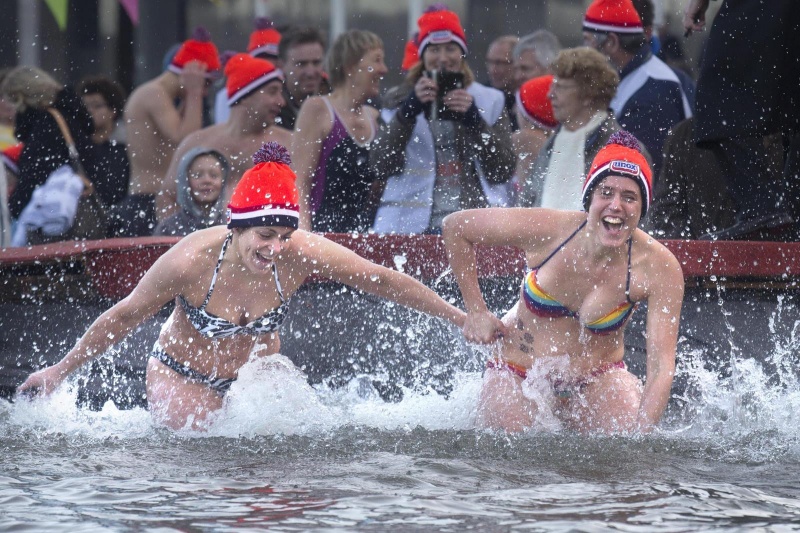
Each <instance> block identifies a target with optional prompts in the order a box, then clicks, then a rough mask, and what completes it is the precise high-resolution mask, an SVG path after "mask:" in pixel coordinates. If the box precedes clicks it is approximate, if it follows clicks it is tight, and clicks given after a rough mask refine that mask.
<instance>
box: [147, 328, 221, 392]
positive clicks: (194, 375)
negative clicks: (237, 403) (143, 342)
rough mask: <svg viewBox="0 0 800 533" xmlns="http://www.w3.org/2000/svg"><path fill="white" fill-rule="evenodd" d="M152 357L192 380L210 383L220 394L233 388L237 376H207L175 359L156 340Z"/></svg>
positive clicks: (151, 353)
mask: <svg viewBox="0 0 800 533" xmlns="http://www.w3.org/2000/svg"><path fill="white" fill-rule="evenodd" d="M150 357H152V358H153V359H155V360H156V361H158V362H160V363H164V365H166V366H167V367H169V369H170V370H172V371H173V372H175V373H177V374H180V375H181V376H183V377H185V378H188V379H190V380H192V381H196V382H198V383H202V384H204V385H208V386H209V387H210V388H211V389H213V390H215V391H216V392H218V393H220V394H225V393H226V392H228V390H229V389H230V388H231V385H233V382H234V381H236V378H215V377H212V376H206V375H205V374H203V373H201V372H198V371H197V370H194V369H192V368H189V367H188V366H187V365H184V364H183V363H179V362H178V361H176V360H175V358H173V357H172V356H171V355H170V354H168V353H167V352H165V351H164V350H163V349H162V348H161V345H160V344H158V341H156V343H155V344H154V345H153V351H152V352H150Z"/></svg>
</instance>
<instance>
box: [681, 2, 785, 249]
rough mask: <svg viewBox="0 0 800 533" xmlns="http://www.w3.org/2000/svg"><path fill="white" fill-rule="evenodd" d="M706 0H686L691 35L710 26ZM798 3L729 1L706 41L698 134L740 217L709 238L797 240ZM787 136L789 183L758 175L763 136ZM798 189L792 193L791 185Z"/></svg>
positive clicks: (763, 167)
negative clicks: (770, 182) (772, 183)
mask: <svg viewBox="0 0 800 533" xmlns="http://www.w3.org/2000/svg"><path fill="white" fill-rule="evenodd" d="M708 5H709V0H688V3H687V5H686V9H685V11H684V19H683V25H684V28H686V30H687V35H688V34H689V33H690V32H691V31H701V30H703V29H704V28H705V23H706V21H705V13H706V10H707V9H708ZM798 45H800V3H798V2H797V0H770V1H769V2H764V1H762V0H737V1H731V0H724V1H723V3H722V6H721V7H720V10H719V13H718V14H717V16H716V18H715V20H714V24H713V26H712V28H711V32H710V35H709V38H708V44H707V47H706V52H705V57H704V58H703V61H702V65H701V70H700V77H699V80H698V83H697V101H696V115H697V120H696V123H695V128H694V138H695V141H696V142H697V143H698V146H700V147H703V148H708V149H709V150H712V151H713V152H714V154H715V156H716V157H717V158H718V160H719V163H720V165H721V166H722V170H723V172H724V176H725V181H726V183H727V187H728V191H729V192H730V194H731V196H732V197H733V199H734V201H735V202H736V204H737V206H738V211H739V212H738V215H737V219H736V222H735V223H734V224H733V225H732V226H730V227H729V228H726V229H723V230H722V231H718V232H715V233H711V234H709V235H707V236H706V237H707V238H709V239H765V238H766V239H781V240H786V239H794V238H795V232H794V222H795V221H796V220H797V219H798V209H800V205H799V204H800V202H799V201H798V199H797V189H798V185H797V181H798V177H797V174H798V172H797V166H798V164H800V161H798V158H797V156H798V150H797V145H798V139H797V133H798V131H800V111H798V110H799V109H800V56H798V55H797V50H798ZM773 133H783V134H784V138H785V140H786V142H785V144H789V141H790V142H791V145H792V146H793V147H794V150H790V151H789V153H788V154H787V164H786V166H785V168H784V188H783V190H775V188H773V187H769V186H765V185H764V184H765V180H763V179H754V177H756V176H761V175H763V174H764V173H765V172H769V171H770V165H769V164H768V161H767V156H766V154H765V151H764V148H763V146H764V143H763V139H764V137H765V136H766V135H770V134H773ZM793 189H794V190H793Z"/></svg>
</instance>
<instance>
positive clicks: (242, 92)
mask: <svg viewBox="0 0 800 533" xmlns="http://www.w3.org/2000/svg"><path fill="white" fill-rule="evenodd" d="M225 77H226V78H227V81H226V82H225V88H226V89H227V90H228V105H229V106H232V105H233V104H235V103H236V102H238V101H239V100H241V99H242V98H244V97H245V96H247V95H248V94H250V93H252V92H253V91H255V90H256V89H258V88H259V87H261V86H262V85H266V84H267V83H269V82H271V81H273V80H280V81H283V72H281V70H280V69H278V68H276V67H275V65H273V64H272V63H270V62H269V61H267V60H266V59H259V58H257V57H253V56H251V55H250V54H236V55H234V56H233V57H231V58H230V59H229V60H228V61H227V63H225Z"/></svg>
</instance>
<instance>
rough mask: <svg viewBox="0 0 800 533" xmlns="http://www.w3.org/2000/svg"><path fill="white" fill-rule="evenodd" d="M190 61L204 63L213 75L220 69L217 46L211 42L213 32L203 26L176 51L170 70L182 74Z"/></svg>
mask: <svg viewBox="0 0 800 533" xmlns="http://www.w3.org/2000/svg"><path fill="white" fill-rule="evenodd" d="M190 61H199V62H201V63H203V64H204V65H205V66H206V71H207V72H208V73H209V74H212V75H213V74H214V73H216V71H218V70H219V69H220V64H219V52H218V51H217V47H216V46H214V43H212V42H211V34H210V33H208V30H206V29H205V28H203V27H202V26H198V27H197V28H196V29H195V30H194V33H193V34H192V37H191V38H190V39H187V40H186V41H184V43H183V44H182V45H181V47H180V48H179V49H178V51H177V52H176V53H175V57H173V58H172V62H171V63H170V65H169V70H171V71H172V72H175V73H176V74H180V73H181V71H183V67H184V66H186V63H189V62H190Z"/></svg>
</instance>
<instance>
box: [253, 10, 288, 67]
mask: <svg viewBox="0 0 800 533" xmlns="http://www.w3.org/2000/svg"><path fill="white" fill-rule="evenodd" d="M255 26H256V29H255V30H253V33H251V34H250V41H249V42H248V43H247V53H248V54H250V55H251V56H253V57H256V56H258V55H259V54H266V55H268V56H272V57H278V45H279V44H280V42H281V34H280V32H278V30H276V29H275V27H274V25H273V23H272V21H271V20H270V19H268V18H266V17H259V18H257V19H256V23H255Z"/></svg>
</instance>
